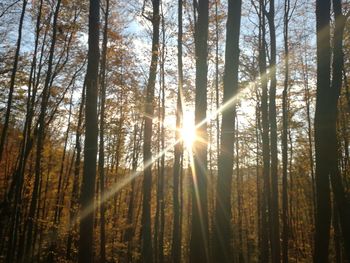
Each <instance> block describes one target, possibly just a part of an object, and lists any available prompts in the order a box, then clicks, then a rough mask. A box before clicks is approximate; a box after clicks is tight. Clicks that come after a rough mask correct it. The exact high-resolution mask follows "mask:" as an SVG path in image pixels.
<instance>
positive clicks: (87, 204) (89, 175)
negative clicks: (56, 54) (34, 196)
mask: <svg viewBox="0 0 350 263" xmlns="http://www.w3.org/2000/svg"><path fill="white" fill-rule="evenodd" d="M99 20H100V3H99V1H98V0H90V8H89V40H88V45H89V47H88V65H87V73H86V103H85V144H84V169H83V178H82V185H81V194H80V203H81V217H80V229H79V232H80V237H79V252H78V261H79V262H80V263H88V262H93V260H94V259H93V226H94V210H95V209H94V208H95V207H94V206H95V204H94V193H95V181H96V159H97V137H98V134H97V129H98V121H97V94H98V68H99V60H100V49H99V32H100V29H99V26H100V23H99ZM91 207H92V209H91ZM90 209H91V210H92V211H90ZM88 210H89V211H88Z"/></svg>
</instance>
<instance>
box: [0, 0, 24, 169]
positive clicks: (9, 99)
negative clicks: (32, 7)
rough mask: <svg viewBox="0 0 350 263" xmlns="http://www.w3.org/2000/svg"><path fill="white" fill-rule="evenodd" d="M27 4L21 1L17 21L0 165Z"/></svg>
mask: <svg viewBox="0 0 350 263" xmlns="http://www.w3.org/2000/svg"><path fill="white" fill-rule="evenodd" d="M27 2H28V0H23V5H22V12H21V17H20V20H19V26H18V37H17V46H16V52H15V58H14V62H13V68H12V73H11V81H10V90H9V96H8V99H7V107H6V113H5V122H4V126H3V128H2V133H1V138H0V163H1V161H2V154H3V151H4V146H5V139H6V136H7V132H8V131H7V130H8V127H9V122H10V114H11V109H12V102H13V101H12V100H13V91H14V89H15V80H16V74H17V66H18V59H19V52H20V49H21V40H22V28H23V20H24V14H25V12H26V6H27Z"/></svg>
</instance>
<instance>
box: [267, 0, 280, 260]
mask: <svg viewBox="0 0 350 263" xmlns="http://www.w3.org/2000/svg"><path fill="white" fill-rule="evenodd" d="M266 16H267V21H268V24H269V31H270V48H271V50H270V51H271V52H270V59H271V60H270V65H269V77H270V90H269V124H270V154H271V167H270V168H271V169H270V178H271V179H270V182H271V192H270V193H271V197H270V198H271V205H270V211H269V218H270V227H271V242H270V245H271V259H272V262H273V263H279V262H280V261H281V249H280V230H279V212H278V211H279V206H278V157H277V120H276V86H277V79H276V28H275V1H274V0H270V3H269V12H268V13H267V15H266Z"/></svg>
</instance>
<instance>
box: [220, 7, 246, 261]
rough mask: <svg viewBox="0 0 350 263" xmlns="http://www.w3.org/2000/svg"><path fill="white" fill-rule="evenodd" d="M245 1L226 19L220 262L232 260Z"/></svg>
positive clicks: (221, 155) (229, 8) (231, 9)
mask: <svg viewBox="0 0 350 263" xmlns="http://www.w3.org/2000/svg"><path fill="white" fill-rule="evenodd" d="M241 5H242V1H233V0H231V1H229V2H228V16H227V23H226V50H225V69H224V97H223V105H226V104H227V108H226V107H225V110H224V111H223V112H222V121H221V125H222V126H221V142H220V146H221V147H220V155H219V164H218V179H217V189H216V210H215V223H214V238H213V240H214V242H213V244H214V248H213V256H214V260H215V261H217V262H232V261H233V247H232V245H233V244H232V224H231V217H232V212H231V192H232V174H233V155H234V152H233V151H234V149H233V146H234V141H235V138H234V136H235V114H236V101H235V100H233V99H234V97H235V96H236V95H237V93H238V65H239V33H240V23H241Z"/></svg>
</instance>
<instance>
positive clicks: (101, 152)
mask: <svg viewBox="0 0 350 263" xmlns="http://www.w3.org/2000/svg"><path fill="white" fill-rule="evenodd" d="M108 16H109V0H106V9H105V21H104V29H103V43H102V60H101V71H100V92H101V94H100V143H99V147H100V148H99V156H98V173H99V180H100V226H101V230H100V262H101V263H104V262H105V261H106V229H105V210H106V208H105V200H104V199H105V198H104V197H105V193H104V192H105V167H104V166H105V154H104V152H105V146H104V140H105V135H104V133H105V131H104V127H105V107H106V105H105V104H106V66H107V62H106V60H107V41H108Z"/></svg>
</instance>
